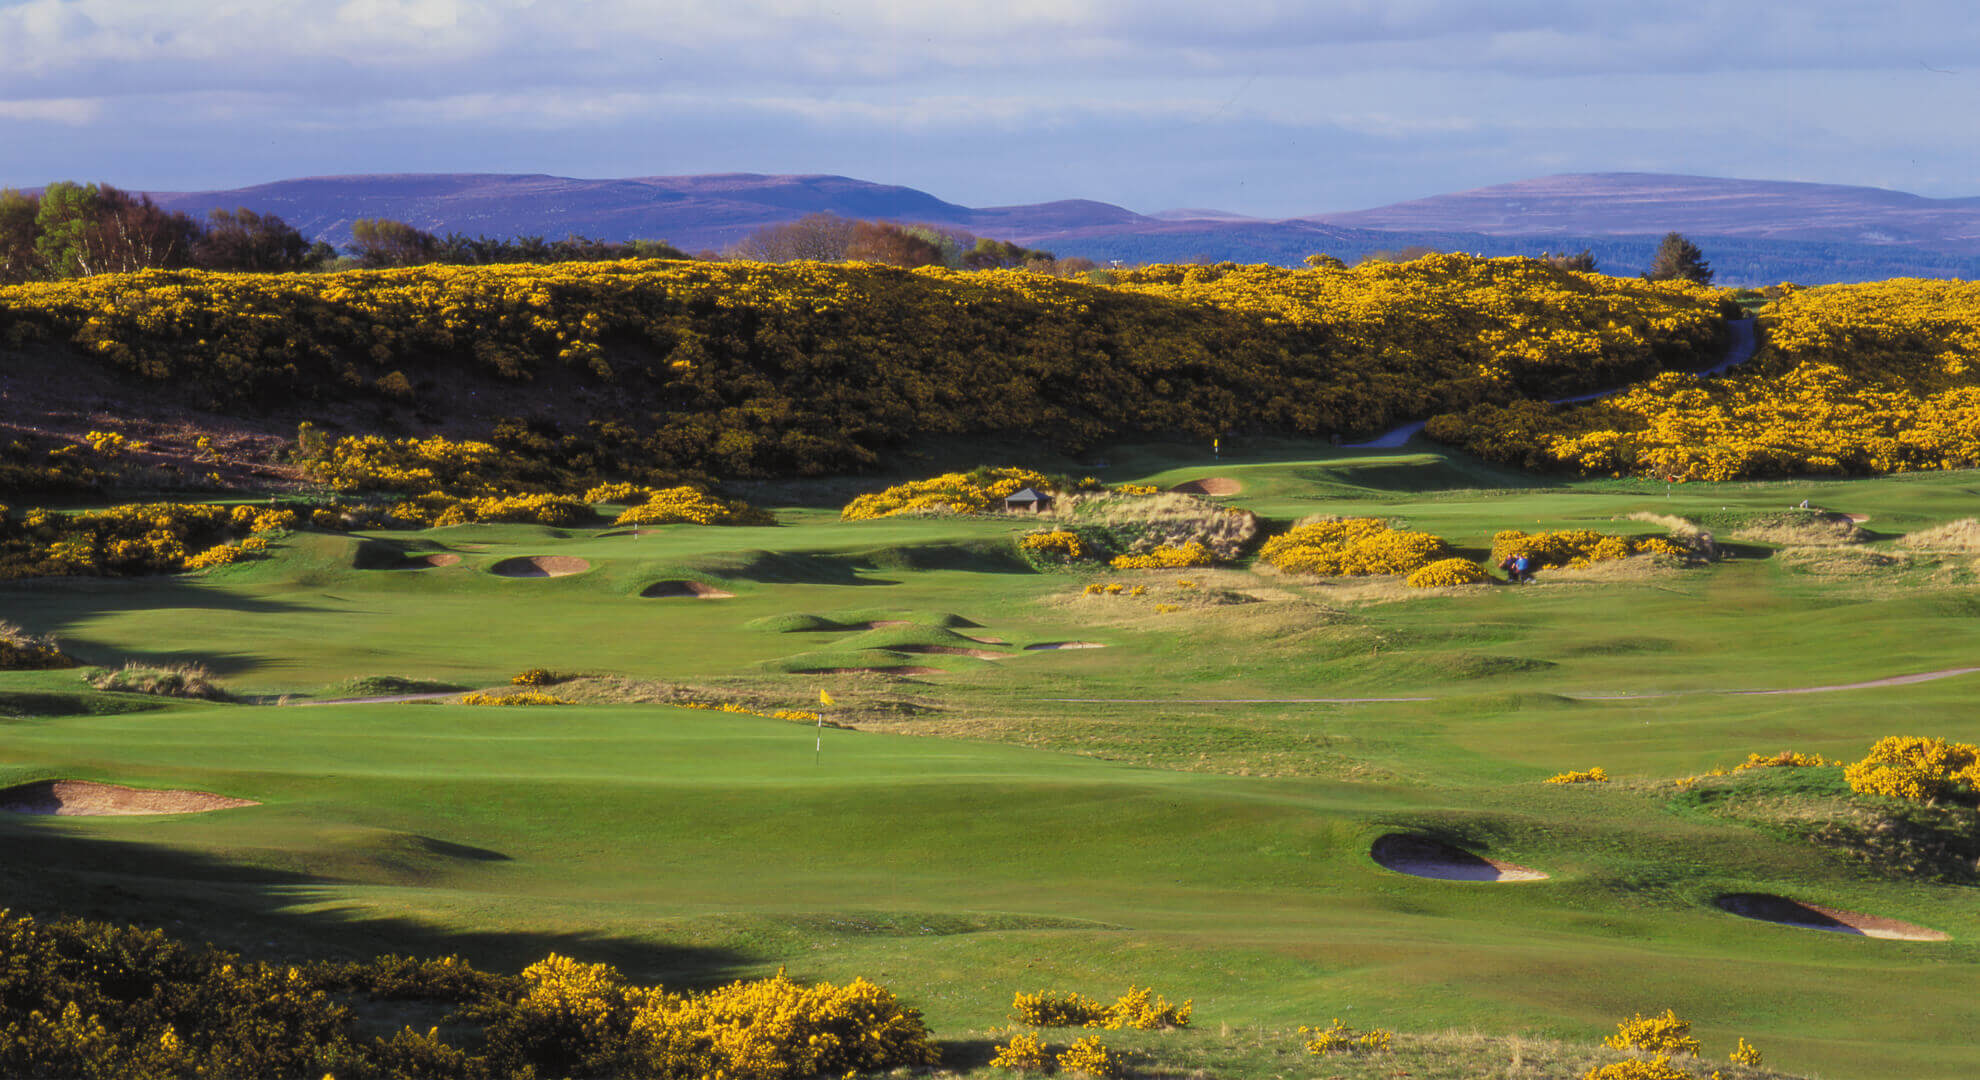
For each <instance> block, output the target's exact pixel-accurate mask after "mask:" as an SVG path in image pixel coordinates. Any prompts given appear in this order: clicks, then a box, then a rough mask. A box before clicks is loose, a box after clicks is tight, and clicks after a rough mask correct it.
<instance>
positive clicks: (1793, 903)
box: [1717, 893, 1951, 941]
mask: <svg viewBox="0 0 1980 1080" xmlns="http://www.w3.org/2000/svg"><path fill="white" fill-rule="evenodd" d="M1717 903H1718V905H1719V907H1720V908H1722V909H1724V910H1726V911H1729V912H1731V913H1732V914H1734V915H1738V916H1741V917H1742V918H1747V919H1758V920H1760V921H1761V922H1770V923H1779V924H1780V925H1782V926H1794V927H1799V928H1801V929H1803V930H1827V931H1829V932H1830V933H1835V934H1860V935H1862V936H1863V937H1874V938H1888V939H1890V940H1893V941H1947V940H1950V938H1951V935H1949V934H1946V933H1945V932H1943V931H1939V930H1933V929H1931V928H1930V927H1925V926H1919V925H1917V924H1915V923H1908V922H1901V921H1899V920H1897V919H1886V918H1883V917H1881V916H1878V915H1865V914H1863V913H1862V912H1860V911H1840V910H1838V909H1836V908H1829V907H1822V906H1821V905H1819V904H1804V903H1802V902H1801V901H1799V900H1790V899H1788V898H1787V897H1785V896H1772V895H1769V894H1767V893H1730V894H1728V895H1725V896H1721V897H1719V899H1718V901H1717Z"/></svg>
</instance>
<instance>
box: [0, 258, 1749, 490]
mask: <svg viewBox="0 0 1980 1080" xmlns="http://www.w3.org/2000/svg"><path fill="white" fill-rule="evenodd" d="M1113 279H1114V284H1113V285H1112V286H1111V287H1108V286H1101V285H1096V284H1090V283H1084V282H1076V281H1070V280H1065V279H1059V278H1052V277H1047V276H1044V275H1040V274H1033V273H1026V272H1023V271H994V272H978V273H958V272H951V271H946V270H936V269H929V270H918V271H904V270H897V269H893V268H890V267H882V266H874V265H851V266H844V265H841V266H833V265H823V264H817V263H795V264H788V265H766V264H761V263H749V262H740V261H736V262H720V263H707V262H670V261H662V260H628V261H621V262H601V263H560V264H555V265H551V266H530V265H506V266H423V267H413V268H406V269H396V270H369V271H351V272H346V273H337V274H320V275H311V274H211V273H203V272H199V271H148V272H144V273H138V274H127V275H98V276H94V277H87V278H76V279H70V280H65V281H56V282H38V283H30V284H25V285H17V286H10V287H6V288H0V347H6V348H22V347H26V346H27V345H29V344H30V343H34V344H37V345H42V346H47V345H57V346H62V347H66V348H68V349H71V350H73V351H74V352H75V354H76V355H78V356H79V357H80V358H82V359H83V360H85V361H87V362H94V363H97V364H100V365H103V366H106V367H110V368H113V369H116V370H118V371H121V372H125V373H128V374H130V375H133V376H135V377H137V378H141V379H145V380H153V381H161V382H162V381H166V380H171V381H174V382H176V383H179V384H181V385H184V386H187V387H191V388H197V389H198V390H199V391H201V392H203V393H205V394H207V395H210V396H211V397H213V398H214V399H216V400H217V401H221V402H240V401H250V400H256V399H262V400H271V399H281V400H285V401H287V400H303V401H307V400H311V399H318V400H321V399H329V398H333V397H339V396H344V395H350V394H363V395H368V396H372V397H375V398H376V399H378V400H379V401H381V402H391V403H397V402H398V401H399V400H400V399H402V398H404V397H405V396H407V395H408V394H410V395H412V396H413V397H415V398H419V397H420V396H422V395H426V394H428V391H425V390H423V389H421V388H422V387H424V386H425V385H427V384H437V383H440V382H443V381H449V380H454V381H457V380H458V375H457V373H458V372H462V371H466V372H469V373H472V374H474V375H477V376H480V377H483V378H489V379H499V380H506V381H511V382H516V383H527V382H530V381H532V380H536V379H539V378H542V377H545V376H549V375H553V374H554V375H556V376H557V377H558V380H559V382H560V384H561V383H566V382H568V383H575V384H577V386H579V387H581V388H584V389H596V390H609V391H612V392H613V393H614V395H615V396H623V397H627V398H629V399H631V400H636V401H638V402H640V407H638V408H629V409H628V410H627V417H626V418H625V419H627V420H629V421H630V420H632V419H635V418H636V419H638V420H639V421H640V422H641V423H643V424H647V425H650V426H651V428H652V430H650V431H643V432H639V433H636V441H639V442H641V443H642V444H643V451H644V452H645V453H647V454H649V455H651V456H652V458H653V459H654V461H655V464H657V465H658V466H660V467H664V468H677V469H696V470H700V471H704V472H710V473H714V474H717V475H723V476H742V475H765V474H769V473H772V472H779V471H782V472H806V473H812V474H818V473H824V472H835V471H846V470H848V469H853V468H861V467H871V466H872V465H873V464H874V463H875V462H876V461H877V460H879V455H880V452H881V451H883V450H884V449H886V448H887V447H888V446H889V445H891V444H893V443H895V442H897V441H898V440H901V439H904V438H909V437H913V436H916V435H927V434H941V435H960V434H969V433H987V432H1031V433H1036V434H1039V435H1046V434H1049V435H1050V436H1051V437H1052V438H1053V439H1054V440H1056V441H1058V442H1061V443H1062V444H1065V445H1068V446H1075V447H1076V446H1085V445H1091V444H1092V443H1094V442H1095V441H1097V440H1100V439H1103V438H1107V437H1111V436H1116V435H1121V434H1127V433H1131V432H1169V431H1175V432H1188V433H1192V434H1196V435H1200V436H1203V437H1209V436H1211V435H1214V434H1216V433H1218V432H1220V431H1225V430H1230V429H1233V428H1236V427H1239V426H1244V425H1253V426H1261V427H1265V428H1269V429H1273V430H1280V431H1286V432H1292V433H1302V434H1310V435H1326V434H1330V433H1333V432H1349V433H1353V432H1365V431H1373V430H1378V429H1380V428H1382V427H1383V426H1386V425H1388V424H1391V423H1393V422H1395V421H1397V420H1399V419H1409V418H1412V417H1418V416H1425V415H1430V414H1432V413H1436V412H1439V411H1449V410H1452V409H1457V408H1463V407H1465V406H1467V405H1471V404H1473V403H1475V402H1478V401H1484V400H1490V399H1493V398H1503V397H1505V396H1509V395H1511V394H1512V393H1515V392H1516V391H1517V389H1518V388H1521V387H1532V388H1538V389H1540V390H1544V391H1547V392H1554V393H1573V392H1575V391H1577V390H1582V389H1592V388H1594V387H1597V386H1602V385H1615V384H1617V383H1621V382H1626V381H1628V380H1629V379H1632V378H1639V377H1642V376H1644V375H1647V374H1650V373H1652V372H1654V371H1657V370H1660V369H1664V368H1670V367H1685V366H1695V365H1696V364H1697V363H1698V362H1699V361H1700V360H1702V359H1704V358H1705V356H1706V355H1707V354H1708V353H1709V350H1710V349H1711V345H1712V339H1713V335H1714V330H1715V328H1716V325H1717V322H1718V315H1717V294H1715V293H1713V292H1711V291H1709V290H1704V289H1700V288H1697V287H1695V286H1691V285H1677V284H1665V283H1647V282H1641V281H1634V280H1630V279H1624V278H1611V277H1604V276H1601V275H1593V274H1587V275H1584V274H1575V273H1570V272H1565V271H1561V270H1557V269H1555V268H1552V267H1549V266H1547V265H1546V264H1545V263H1543V262H1540V261H1538V260H1533V259H1516V258H1513V259H1475V258H1471V257H1469V256H1462V255H1434V256H1428V257H1426V258H1423V259H1418V260H1416V261H1414V262H1410V263H1405V264H1371V265H1368V266H1362V267H1356V268H1353V269H1346V268H1342V269H1329V270H1306V269H1300V270H1292V269H1283V268H1277V267H1270V266H1237V265H1235V264H1229V263H1225V264H1219V265H1218V266H1214V267H1184V266H1167V267H1149V268H1145V269H1139V270H1131V271H1117V272H1114V274H1113ZM417 489H418V490H427V487H426V486H425V485H420V486H419V487H418V488H417Z"/></svg>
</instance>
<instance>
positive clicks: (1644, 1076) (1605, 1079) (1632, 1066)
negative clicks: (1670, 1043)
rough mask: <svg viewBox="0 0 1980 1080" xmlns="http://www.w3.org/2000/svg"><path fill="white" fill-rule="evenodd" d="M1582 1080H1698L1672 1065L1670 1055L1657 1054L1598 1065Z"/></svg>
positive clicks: (1582, 1075) (1584, 1075)
mask: <svg viewBox="0 0 1980 1080" xmlns="http://www.w3.org/2000/svg"><path fill="white" fill-rule="evenodd" d="M1581 1080H1697V1078H1696V1077H1695V1076H1693V1075H1692V1074H1690V1073H1688V1072H1685V1071H1684V1070H1683V1069H1680V1068H1678V1067H1677V1066H1675V1065H1672V1064H1671V1057H1670V1055H1669V1054H1657V1055H1655V1056H1653V1057H1648V1058H1624V1059H1622V1060H1621V1061H1611V1062H1609V1063H1608V1064H1606V1065H1597V1066H1596V1067H1594V1068H1592V1069H1590V1070H1588V1071H1587V1072H1585V1073H1583V1074H1581Z"/></svg>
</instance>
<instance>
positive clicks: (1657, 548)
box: [1492, 529, 1690, 568]
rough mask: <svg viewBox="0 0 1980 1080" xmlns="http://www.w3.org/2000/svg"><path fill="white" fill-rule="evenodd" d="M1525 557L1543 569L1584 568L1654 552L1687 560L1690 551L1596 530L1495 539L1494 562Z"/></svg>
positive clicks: (1515, 533)
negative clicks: (1521, 555) (1522, 555)
mask: <svg viewBox="0 0 1980 1080" xmlns="http://www.w3.org/2000/svg"><path fill="white" fill-rule="evenodd" d="M1522 552H1523V553H1525V554H1526V555H1527V556H1528V557H1529V558H1530V559H1532V560H1533V561H1534V564H1535V565H1536V566H1538V567H1541V568H1546V567H1553V568H1560V567H1583V566H1588V565H1589V564H1591V563H1598V562H1604V561H1607V560H1610V559H1626V558H1628V557H1630V556H1631V555H1641V554H1644V553H1646V552H1655V553H1658V554H1663V555H1672V556H1676V557H1677V558H1681V559H1682V558H1687V557H1688V556H1689V554H1690V549H1688V548H1686V547H1685V546H1684V545H1682V544H1679V543H1676V542H1675V541H1672V540H1668V539H1665V538H1664V537H1661V536H1609V535H1606V534H1604V533H1599V532H1596V531H1595V530H1593V529H1563V530H1560V531H1558V532H1537V533H1526V532H1521V531H1519V530H1518V529H1508V530H1505V531H1504V532H1499V533H1495V534H1493V536H1492V561H1493V562H1495V563H1496V562H1502V561H1504V560H1505V558H1506V557H1507V556H1509V555H1517V554H1520V553H1522Z"/></svg>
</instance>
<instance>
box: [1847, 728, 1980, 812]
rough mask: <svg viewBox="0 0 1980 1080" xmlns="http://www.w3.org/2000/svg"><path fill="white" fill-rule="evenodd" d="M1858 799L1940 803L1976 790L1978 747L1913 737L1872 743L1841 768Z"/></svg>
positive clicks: (1979, 788) (1979, 761) (1979, 782)
mask: <svg viewBox="0 0 1980 1080" xmlns="http://www.w3.org/2000/svg"><path fill="white" fill-rule="evenodd" d="M1843 779H1844V780H1846V781H1848V782H1849V787H1850V790H1851V791H1854V792H1856V793H1857V794H1859V795H1887V796H1890V797H1891V798H1895V799H1912V800H1915V801H1924V800H1927V799H1944V798H1949V797H1952V796H1955V795H1970V794H1972V793H1973V792H1975V791H1980V746H1974V745H1973V744H1971V743H1958V742H1948V741H1946V740H1945V739H1930V738H1921V737H1919V736H1916V735H1892V736H1888V737H1886V738H1882V739H1879V740H1877V743H1876V745H1874V746H1872V747H1871V748H1870V752H1869V753H1868V754H1866V755H1865V756H1864V758H1863V760H1862V761H1858V762H1854V763H1852V764H1850V765H1848V766H1845V767H1844V768H1843Z"/></svg>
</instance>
